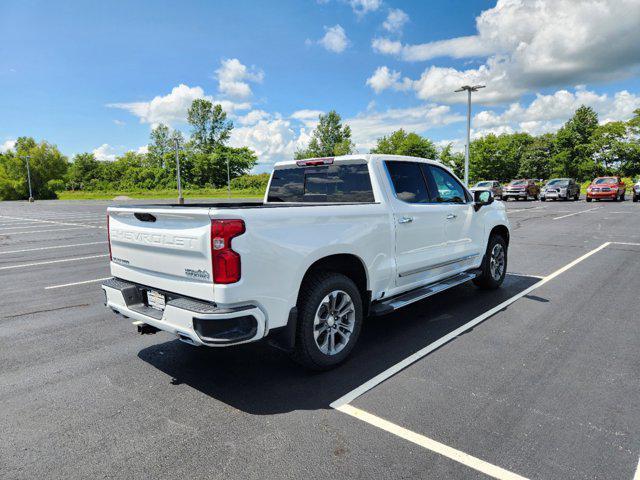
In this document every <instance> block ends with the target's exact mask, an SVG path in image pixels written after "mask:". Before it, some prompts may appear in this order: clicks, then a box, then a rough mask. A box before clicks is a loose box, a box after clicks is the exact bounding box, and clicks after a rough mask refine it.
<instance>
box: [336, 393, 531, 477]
mask: <svg viewBox="0 0 640 480" xmlns="http://www.w3.org/2000/svg"><path fill="white" fill-rule="evenodd" d="M338 410H340V411H341V412H342V413H346V414H347V415H351V416H352V417H355V418H357V419H358V420H362V421H363V422H366V423H368V424H369V425H373V426H374V427H378V428H381V429H382V430H385V431H387V432H389V433H392V434H393V435H396V436H398V437H400V438H404V439H405V440H408V441H409V442H412V443H415V444H416V445H419V446H421V447H423V448H425V449H427V450H431V451H432V452H435V453H438V454H440V455H442V456H443V457H447V458H450V459H451V460H454V461H456V462H458V463H461V464H462V465H466V466H467V467H469V468H473V469H474V470H477V471H479V472H482V473H484V474H486V475H489V476H490V477H493V478H499V479H501V480H526V479H525V477H522V476H520V475H518V474H516V473H513V472H510V471H509V470H505V469H504V468H500V467H497V466H496V465H492V464H491V463H488V462H485V461H484V460H480V459H479V458H476V457H474V456H471V455H469V454H468V453H464V452H461V451H460V450H456V449H455V448H452V447H449V446H447V445H445V444H443V443H440V442H438V441H436V440H433V439H431V438H428V437H425V436H424V435H420V434H419V433H415V432H412V431H411V430H407V429H406V428H403V427H401V426H399V425H396V424H395V423H391V422H389V421H387V420H385V419H383V418H380V417H377V416H375V415H372V414H370V413H369V412H365V411H364V410H361V409H359V408H356V407H354V406H352V405H342V406H341V407H338Z"/></svg>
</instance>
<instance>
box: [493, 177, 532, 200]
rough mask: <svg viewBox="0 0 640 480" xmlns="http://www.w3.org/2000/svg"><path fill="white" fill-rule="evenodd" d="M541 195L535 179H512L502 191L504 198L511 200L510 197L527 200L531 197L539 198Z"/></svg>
mask: <svg viewBox="0 0 640 480" xmlns="http://www.w3.org/2000/svg"><path fill="white" fill-rule="evenodd" d="M539 195H540V187H539V186H538V185H537V184H536V182H535V180H531V179H525V178H523V179H519V180H511V182H509V185H507V186H506V187H505V188H504V190H503V192H502V198H503V199H504V200H509V198H515V199H516V200H520V199H522V200H527V199H528V198H529V197H533V199H534V200H538V196H539Z"/></svg>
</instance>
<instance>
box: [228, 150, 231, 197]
mask: <svg viewBox="0 0 640 480" xmlns="http://www.w3.org/2000/svg"><path fill="white" fill-rule="evenodd" d="M227 198H231V169H230V168H229V155H227Z"/></svg>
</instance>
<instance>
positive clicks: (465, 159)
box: [456, 85, 486, 187]
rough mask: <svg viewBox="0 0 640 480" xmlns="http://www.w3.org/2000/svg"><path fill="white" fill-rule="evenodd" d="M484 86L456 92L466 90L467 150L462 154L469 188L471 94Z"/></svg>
mask: <svg viewBox="0 0 640 480" xmlns="http://www.w3.org/2000/svg"><path fill="white" fill-rule="evenodd" d="M485 86H486V85H474V86H470V85H464V86H462V87H460V88H459V89H458V90H456V92H464V91H465V90H466V92H467V94H468V96H467V148H466V149H465V152H464V184H465V185H466V186H467V187H468V186H469V148H470V145H471V92H477V91H478V90H480V89H481V88H484V87H485Z"/></svg>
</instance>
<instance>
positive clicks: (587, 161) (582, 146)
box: [554, 105, 598, 180]
mask: <svg viewBox="0 0 640 480" xmlns="http://www.w3.org/2000/svg"><path fill="white" fill-rule="evenodd" d="M596 128H598V114H597V113H596V112H595V111H594V110H593V109H592V108H591V107H585V106H584V105H583V106H581V107H580V108H578V110H576V112H575V114H574V115H573V117H572V118H571V119H570V120H568V121H567V123H565V124H564V125H563V126H562V128H560V130H558V132H557V133H556V147H557V150H556V155H555V158H554V160H555V162H554V163H555V172H554V173H555V174H557V175H559V176H563V177H572V178H578V179H580V180H586V179H587V178H589V177H591V176H592V174H593V168H594V163H593V160H592V154H593V145H592V142H591V136H592V135H593V133H594V131H595V130H596Z"/></svg>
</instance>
